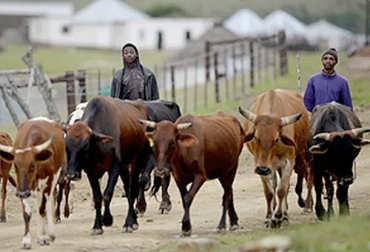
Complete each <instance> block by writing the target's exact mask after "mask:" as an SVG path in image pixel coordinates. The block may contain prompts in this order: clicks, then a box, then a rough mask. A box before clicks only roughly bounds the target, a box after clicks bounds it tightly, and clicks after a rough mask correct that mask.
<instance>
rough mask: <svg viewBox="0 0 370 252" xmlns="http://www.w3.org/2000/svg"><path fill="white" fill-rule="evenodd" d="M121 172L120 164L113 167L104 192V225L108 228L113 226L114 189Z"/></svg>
mask: <svg viewBox="0 0 370 252" xmlns="http://www.w3.org/2000/svg"><path fill="white" fill-rule="evenodd" d="M120 170H121V168H120V167H119V165H118V164H114V165H113V167H112V168H111V169H110V171H109V177H108V183H107V186H106V188H105V191H104V215H103V218H102V223H103V225H104V226H106V227H108V226H111V225H112V224H113V216H112V214H111V213H110V203H111V201H112V197H113V192H114V187H115V186H116V184H117V180H118V176H119V173H120Z"/></svg>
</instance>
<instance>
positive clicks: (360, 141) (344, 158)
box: [309, 128, 370, 185]
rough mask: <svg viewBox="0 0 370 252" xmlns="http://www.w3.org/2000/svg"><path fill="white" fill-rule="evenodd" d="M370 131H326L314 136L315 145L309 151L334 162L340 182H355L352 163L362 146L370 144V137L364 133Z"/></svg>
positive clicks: (364, 129) (346, 183) (358, 129)
mask: <svg viewBox="0 0 370 252" xmlns="http://www.w3.org/2000/svg"><path fill="white" fill-rule="evenodd" d="M366 132H370V128H357V129H352V130H346V131H340V132H330V133H329V132H324V133H319V134H316V135H315V136H314V137H313V141H314V143H315V144H314V145H312V146H311V147H310V149H309V151H310V152H311V153H312V154H318V155H326V156H327V158H328V159H329V160H331V161H332V163H333V162H334V163H335V165H336V166H338V167H336V168H337V171H338V174H336V176H337V179H338V183H340V184H342V185H350V184H352V183H353V173H352V163H353V161H354V159H355V158H356V156H357V154H358V151H359V149H360V148H361V147H362V146H366V145H368V144H370V140H369V139H364V138H362V137H361V136H362V134H363V133H366Z"/></svg>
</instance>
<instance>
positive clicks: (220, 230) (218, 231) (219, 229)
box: [216, 227, 226, 233]
mask: <svg viewBox="0 0 370 252" xmlns="http://www.w3.org/2000/svg"><path fill="white" fill-rule="evenodd" d="M216 231H217V233H225V232H226V228H224V227H222V228H220V227H217V229H216Z"/></svg>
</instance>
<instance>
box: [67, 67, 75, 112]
mask: <svg viewBox="0 0 370 252" xmlns="http://www.w3.org/2000/svg"><path fill="white" fill-rule="evenodd" d="M65 79H66V92H67V109H68V115H70V114H71V113H72V112H73V111H74V110H75V108H76V97H75V73H74V72H73V71H68V72H66V74H65Z"/></svg>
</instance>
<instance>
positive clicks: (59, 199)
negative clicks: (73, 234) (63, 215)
mask: <svg viewBox="0 0 370 252" xmlns="http://www.w3.org/2000/svg"><path fill="white" fill-rule="evenodd" d="M57 186H58V187H59V190H57V189H56V188H55V190H56V192H57V193H56V195H57V196H56V197H57V208H56V211H55V223H60V222H61V220H60V203H61V202H62V199H63V190H64V183H62V184H58V185H57Z"/></svg>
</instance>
